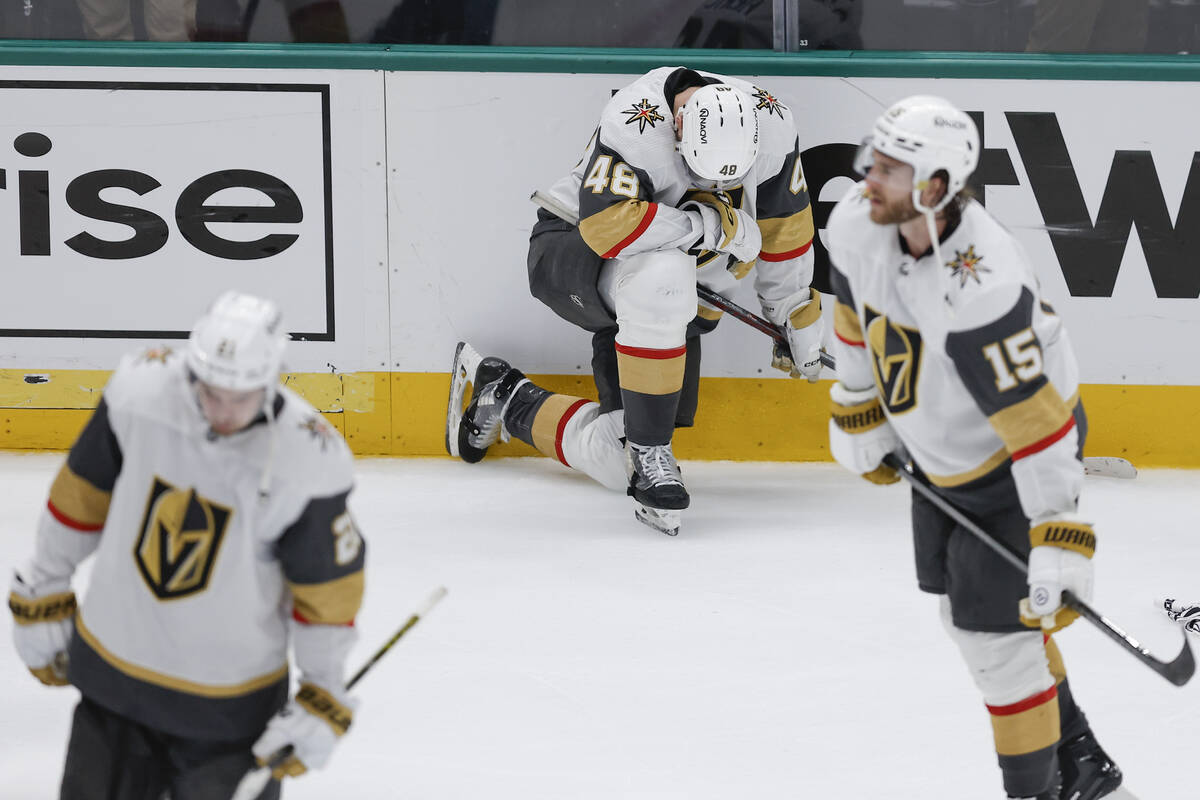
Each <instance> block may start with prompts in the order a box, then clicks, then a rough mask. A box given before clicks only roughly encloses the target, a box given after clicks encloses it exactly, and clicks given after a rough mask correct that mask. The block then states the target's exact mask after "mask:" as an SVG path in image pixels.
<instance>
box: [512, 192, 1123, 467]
mask: <svg viewBox="0 0 1200 800" xmlns="http://www.w3.org/2000/svg"><path fill="white" fill-rule="evenodd" d="M529 199H530V200H532V201H533V202H534V203H536V204H537V205H539V206H541V207H542V208H544V209H546V210H547V211H549V212H550V213H551V214H553V215H554V216H556V217H558V218H559V219H561V220H562V221H563V222H567V223H570V224H571V225H575V226H578V225H579V218H578V216H576V214H575V213H574V212H573V211H571V209H569V208H567V207H566V206H564V205H563V204H562V203H560V202H558V201H557V200H556V199H554V198H553V197H551V196H550V195H548V194H546V193H545V192H543V191H541V190H540V189H539V190H537V191H535V192H534V193H533V194H532V195H530V196H529ZM696 295H697V296H698V297H699V298H700V299H701V300H703V301H704V302H706V303H708V304H709V305H710V306H712V307H713V308H719V309H720V310H722V311H724V312H726V313H727V314H729V316H731V317H734V318H735V319H738V320H740V321H742V322H744V323H746V324H747V325H749V326H750V327H751V328H754V329H755V330H757V331H761V332H762V333H765V334H766V335H767V336H770V337H771V338H772V339H774V340H775V343H776V344H778V345H780V346H781V347H783V348H784V350H785V351H787V352H788V353H789V354H790V352H791V348H790V347H789V345H788V340H787V334H785V333H784V332H783V330H782V329H781V328H779V327H778V326H776V325H773V324H771V322H770V321H769V320H766V319H763V318H762V317H760V316H759V315H758V314H755V313H754V312H753V311H750V310H748V309H745V308H742V307H741V306H740V305H738V304H737V303H735V302H733V301H732V300H730V299H729V298H727V297H725V296H724V295H722V294H718V293H717V292H714V291H713V290H712V289H709V288H708V287H707V286H704V285H702V284H699V283H698V284H696ZM821 363H822V364H824V365H825V366H826V367H828V368H829V369H831V370H834V371H836V370H837V362H836V361H835V360H834V358H833V356H831V355H829V354H828V353H826V352H825V351H823V350H822V351H821ZM1083 471H1084V472H1085V473H1086V474H1088V475H1099V476H1102V477H1106V478H1136V477H1137V470H1136V469H1135V468H1134V466H1133V464H1130V463H1129V462H1128V461H1126V460H1125V459H1123V458H1115V457H1111V456H1086V457H1084V459H1083Z"/></svg>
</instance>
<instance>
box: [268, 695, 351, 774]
mask: <svg viewBox="0 0 1200 800" xmlns="http://www.w3.org/2000/svg"><path fill="white" fill-rule="evenodd" d="M357 705H358V702H357V701H356V700H353V699H351V698H349V697H346V696H344V695H341V693H339V696H336V697H335V696H334V695H333V694H331V693H330V692H328V691H326V690H325V689H322V688H321V687H320V686H317V685H316V684H312V683H301V684H300V691H299V692H297V693H296V696H295V697H294V698H292V700H291V701H290V702H289V703H288V704H287V705H286V706H284V707H283V709H282V710H281V711H280V712H279V713H278V714H276V715H275V716H273V717H271V721H270V722H268V723H267V729H266V730H265V731H263V734H262V736H260V737H258V741H257V742H255V743H254V746H253V747H252V748H250V749H251V751H252V752H253V753H254V757H255V758H256V759H257V760H258V763H259V765H260V766H265V765H266V764H267V763H268V762H269V761H270V760H271V756H273V755H274V754H275V753H277V752H278V751H279V750H282V749H283V748H284V747H287V746H288V745H289V744H290V745H291V746H292V748H293V751H292V754H291V755H290V756H288V757H287V758H286V759H285V760H284V761H283V762H282V763H281V764H278V765H276V766H275V767H274V768H273V769H272V770H271V774H272V776H274V777H275V778H283V777H284V776H285V775H292V776H296V775H303V774H304V773H305V772H306V771H307V770H309V769H321V768H322V767H324V766H325V764H326V763H328V761H329V756H330V755H331V754H332V753H333V746H334V745H336V744H337V743H338V740H339V739H341V737H342V736H344V735H345V733H346V731H347V730H349V728H350V723H351V721H352V720H353V718H354V709H355V708H356V707H357Z"/></svg>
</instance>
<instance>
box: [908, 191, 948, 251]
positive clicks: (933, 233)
mask: <svg viewBox="0 0 1200 800" xmlns="http://www.w3.org/2000/svg"><path fill="white" fill-rule="evenodd" d="M912 196H913V207H914V208H915V209H917V211H920V212H921V215H922V216H924V217H925V229H926V230H927V231H929V244H930V246H932V247H933V257H934V260H936V261H937V263H938V265H939V266H942V265H944V264H945V263H946V262H945V261H942V248H941V247H940V244H939V242H938V230H937V212H938V211H940V210H942V209H943V208H945V207H946V204H947V203H948V202H950V200H951V198H950V197H948V196H947V197H943V198H942V202H940V203H938V204H937V205H936V206H934V207H933V208H930V207H929V206H927V205H925V204H923V203H922V202H921V190H920V189H913V195H912Z"/></svg>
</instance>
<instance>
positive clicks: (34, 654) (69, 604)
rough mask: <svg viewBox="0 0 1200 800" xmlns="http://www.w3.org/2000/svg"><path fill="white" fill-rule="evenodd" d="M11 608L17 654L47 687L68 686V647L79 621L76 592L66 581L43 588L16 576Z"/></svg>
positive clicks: (47, 583)
mask: <svg viewBox="0 0 1200 800" xmlns="http://www.w3.org/2000/svg"><path fill="white" fill-rule="evenodd" d="M8 607H9V608H10V609H11V610H12V613H13V622H14V623H16V624H15V625H13V642H14V643H15V644H16V646H17V654H18V655H20V657H21V660H22V661H24V662H25V666H27V667H29V671H30V672H32V673H33V674H34V677H36V678H37V679H38V680H39V681H41V682H42V683H44V684H46V685H47V686H66V685H67V644H68V643H69V642H70V641H71V631H72V629H73V628H74V624H75V623H74V620H75V593H74V592H72V591H71V587H70V584H69V583H68V582H67V581H65V580H52V581H47V582H45V583H43V584H41V585H39V586H31V585H30V584H28V583H26V582H25V579H24V578H22V577H21V575H20V573H13V581H12V587H11V591H10V593H9V595H8Z"/></svg>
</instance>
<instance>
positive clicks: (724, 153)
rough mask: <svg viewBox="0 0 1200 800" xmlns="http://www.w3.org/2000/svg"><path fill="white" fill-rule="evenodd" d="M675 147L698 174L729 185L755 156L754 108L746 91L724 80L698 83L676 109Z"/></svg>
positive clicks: (739, 176)
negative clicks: (680, 116) (678, 117)
mask: <svg viewBox="0 0 1200 800" xmlns="http://www.w3.org/2000/svg"><path fill="white" fill-rule="evenodd" d="M680 111H681V113H682V114H683V131H682V133H681V137H680V140H679V142H678V144H677V145H676V149H677V150H679V153H680V154H681V155H682V156H683V160H684V161H686V162H687V165H688V168H689V169H690V170H691V171H692V172H693V173H695V174H696V175H697V176H699V177H700V178H703V179H704V180H709V181H717V182H719V183H722V184H725V185H733V184H735V183H738V182H740V181H741V179H742V178H744V177H745V176H746V173H747V172H749V171H750V167H752V166H754V159H755V158H757V157H758V112H757V111H756V110H755V104H754V100H752V99H751V98H750V96H749V95H748V94H746V93H745V92H743V91H742V90H741V89H738V88H737V87H736V86H730V85H729V84H726V83H710V84H708V85H707V86H701V87H700V88H699V89H697V90H696V91H695V92H693V93H692V96H691V97H690V98H688V101H687V102H686V103H684V105H683V108H682V109H680Z"/></svg>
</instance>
